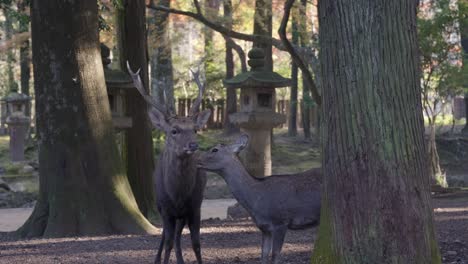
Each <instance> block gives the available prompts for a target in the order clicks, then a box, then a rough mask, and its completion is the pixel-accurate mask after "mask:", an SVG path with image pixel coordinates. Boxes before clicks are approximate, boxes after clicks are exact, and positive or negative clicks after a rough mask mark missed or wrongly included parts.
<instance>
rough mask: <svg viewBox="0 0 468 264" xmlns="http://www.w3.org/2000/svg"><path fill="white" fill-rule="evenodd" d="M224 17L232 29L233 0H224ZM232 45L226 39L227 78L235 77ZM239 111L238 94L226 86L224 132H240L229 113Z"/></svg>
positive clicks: (228, 133) (229, 133) (227, 133)
mask: <svg viewBox="0 0 468 264" xmlns="http://www.w3.org/2000/svg"><path fill="white" fill-rule="evenodd" d="M223 8H224V19H225V21H227V22H226V25H225V26H226V28H229V29H232V1H231V0H224V5H223ZM232 51H233V50H232V45H231V44H230V43H229V42H227V41H226V57H225V63H226V79H231V78H232V77H234V55H233V52H232ZM236 112H237V95H236V90H235V89H233V88H226V113H225V116H224V125H223V126H224V134H226V135H231V134H234V133H237V132H239V130H240V129H239V127H237V126H236V125H235V124H234V123H232V122H231V121H230V120H229V115H231V114H234V113H236Z"/></svg>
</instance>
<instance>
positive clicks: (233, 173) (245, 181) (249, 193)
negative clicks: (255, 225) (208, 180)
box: [221, 159, 259, 212]
mask: <svg viewBox="0 0 468 264" xmlns="http://www.w3.org/2000/svg"><path fill="white" fill-rule="evenodd" d="M221 174H222V176H223V178H224V180H225V181H226V183H227V185H228V187H229V189H230V191H231V193H232V195H233V196H234V197H235V198H236V199H237V201H238V202H239V203H240V204H241V205H242V206H243V207H244V208H245V209H246V210H247V211H249V212H251V211H252V210H253V208H254V202H255V197H256V196H258V193H257V191H256V186H258V183H259V180H257V179H255V178H254V177H252V176H251V175H250V174H249V173H248V172H247V170H246V169H245V167H244V165H242V163H241V162H240V161H239V160H237V159H234V160H233V162H231V164H229V165H228V166H226V167H225V168H224V169H223V170H222V171H221Z"/></svg>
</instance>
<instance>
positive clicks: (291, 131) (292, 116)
mask: <svg viewBox="0 0 468 264" xmlns="http://www.w3.org/2000/svg"><path fill="white" fill-rule="evenodd" d="M298 16H299V10H298V8H297V7H296V8H293V11H292V17H291V31H292V44H294V45H298V44H299V29H298ZM298 70H299V68H298V67H297V63H295V62H294V60H292V61H291V80H292V84H291V94H290V97H289V119H288V136H290V137H295V136H296V135H297V103H298V102H297V90H298V78H297V77H298Z"/></svg>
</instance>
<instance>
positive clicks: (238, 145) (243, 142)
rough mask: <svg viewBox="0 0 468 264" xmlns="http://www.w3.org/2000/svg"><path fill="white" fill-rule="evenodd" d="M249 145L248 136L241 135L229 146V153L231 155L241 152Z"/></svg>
mask: <svg viewBox="0 0 468 264" xmlns="http://www.w3.org/2000/svg"><path fill="white" fill-rule="evenodd" d="M248 143H249V136H248V135H246V134H242V135H241V136H240V137H239V138H237V140H236V141H235V142H234V143H233V144H231V145H229V148H230V149H231V152H233V153H236V154H237V153H239V152H240V151H241V150H243V149H244V148H245V147H246V146H247V144H248Z"/></svg>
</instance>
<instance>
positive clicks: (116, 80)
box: [101, 44, 134, 130]
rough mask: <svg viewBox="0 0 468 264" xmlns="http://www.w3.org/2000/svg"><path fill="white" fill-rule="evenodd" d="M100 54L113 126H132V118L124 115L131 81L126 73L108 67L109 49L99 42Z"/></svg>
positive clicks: (109, 61) (116, 127) (121, 127)
mask: <svg viewBox="0 0 468 264" xmlns="http://www.w3.org/2000/svg"><path fill="white" fill-rule="evenodd" d="M101 56H102V63H103V65H104V77H105V80H106V87H107V96H108V98H109V104H110V108H111V112H112V123H113V125H114V128H115V129H117V130H122V129H127V128H130V127H132V118H131V117H128V116H126V114H127V107H126V101H125V94H126V91H127V90H129V89H134V86H133V81H132V79H131V78H130V76H128V74H127V73H125V72H123V71H121V70H114V69H110V68H109V64H110V63H111V59H110V49H109V48H108V47H107V46H105V45H104V44H101Z"/></svg>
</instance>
